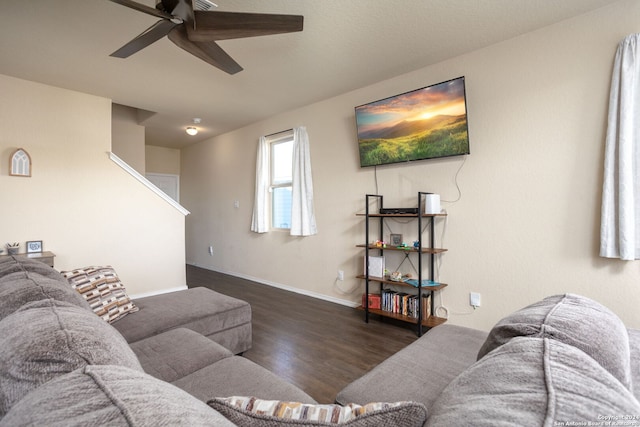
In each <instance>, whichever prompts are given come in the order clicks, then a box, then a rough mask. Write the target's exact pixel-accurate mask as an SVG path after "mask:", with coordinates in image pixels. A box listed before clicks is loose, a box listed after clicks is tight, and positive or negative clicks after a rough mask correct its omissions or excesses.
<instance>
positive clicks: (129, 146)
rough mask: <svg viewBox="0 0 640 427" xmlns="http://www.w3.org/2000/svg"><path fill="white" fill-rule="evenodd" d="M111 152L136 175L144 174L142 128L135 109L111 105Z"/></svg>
mask: <svg viewBox="0 0 640 427" xmlns="http://www.w3.org/2000/svg"><path fill="white" fill-rule="evenodd" d="M111 151H113V153H114V154H115V155H117V156H118V157H120V158H121V159H122V160H124V161H125V162H127V164H128V165H129V166H131V167H132V168H134V169H135V170H136V171H138V173H140V174H141V175H144V174H145V145H144V126H140V125H139V124H138V110H137V109H136V108H132V107H127V106H125V105H119V104H113V105H112V107H111Z"/></svg>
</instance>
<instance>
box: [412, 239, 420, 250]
mask: <svg viewBox="0 0 640 427" xmlns="http://www.w3.org/2000/svg"><path fill="white" fill-rule="evenodd" d="M413 247H414V248H415V249H420V241H419V240H416V241H414V242H413Z"/></svg>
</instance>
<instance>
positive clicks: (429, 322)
mask: <svg viewBox="0 0 640 427" xmlns="http://www.w3.org/2000/svg"><path fill="white" fill-rule="evenodd" d="M357 309H358V310H362V311H364V307H362V306H360V307H357ZM369 314H377V315H378V316H382V317H388V318H390V319H396V320H400V321H402V322H407V323H413V324H414V325H417V324H418V319H417V318H416V317H410V316H403V315H402V314H398V313H392V312H390V311H384V310H378V309H374V308H370V309H369ZM446 321H447V319H445V318H443V317H436V316H430V317H428V318H427V319H423V320H422V326H426V327H427V328H435V327H436V326H439V325H442V324H443V323H445V322H446Z"/></svg>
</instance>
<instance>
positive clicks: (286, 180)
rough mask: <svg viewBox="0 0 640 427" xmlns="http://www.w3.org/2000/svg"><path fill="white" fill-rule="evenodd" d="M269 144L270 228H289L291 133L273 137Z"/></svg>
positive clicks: (291, 165)
mask: <svg viewBox="0 0 640 427" xmlns="http://www.w3.org/2000/svg"><path fill="white" fill-rule="evenodd" d="M267 142H268V143H269V157H270V162H269V169H270V173H269V176H270V179H269V192H270V193H271V198H270V199H271V227H272V228H276V229H287V230H288V229H290V228H291V195H292V177H293V163H292V160H293V132H285V133H279V134H276V135H273V136H272V137H269V138H268V139H267Z"/></svg>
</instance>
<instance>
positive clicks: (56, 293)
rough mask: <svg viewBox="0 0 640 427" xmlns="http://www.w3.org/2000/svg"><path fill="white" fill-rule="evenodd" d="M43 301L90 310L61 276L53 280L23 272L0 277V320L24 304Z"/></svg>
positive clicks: (51, 277)
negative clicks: (59, 302)
mask: <svg viewBox="0 0 640 427" xmlns="http://www.w3.org/2000/svg"><path fill="white" fill-rule="evenodd" d="M40 264H42V263H40ZM44 299H51V300H54V301H64V302H68V303H70V304H73V305H76V306H78V307H82V308H84V309H85V310H90V308H89V305H88V304H87V302H86V301H85V300H84V298H82V297H81V296H80V294H78V293H77V292H76V291H74V290H73V289H71V288H70V287H69V285H68V284H67V282H66V280H64V279H63V278H62V276H59V275H58V278H55V277H54V276H53V275H45V276H43V275H41V274H40V273H36V272H32V271H27V270H24V271H18V272H13V273H9V274H7V275H4V276H2V277H0V320H1V319H4V318H5V317H7V316H8V315H10V314H11V313H13V312H15V311H16V310H18V309H19V308H20V307H22V306H23V305H25V304H28V303H30V302H34V301H40V300H44Z"/></svg>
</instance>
